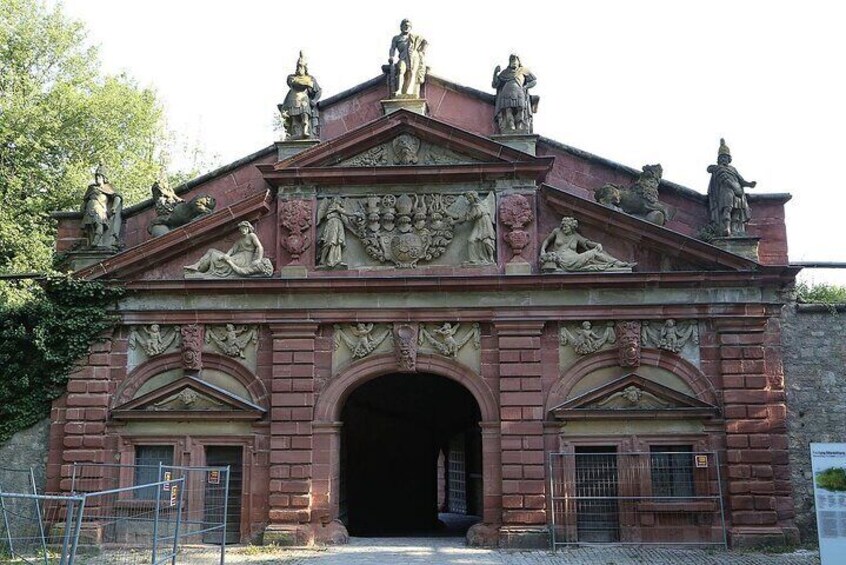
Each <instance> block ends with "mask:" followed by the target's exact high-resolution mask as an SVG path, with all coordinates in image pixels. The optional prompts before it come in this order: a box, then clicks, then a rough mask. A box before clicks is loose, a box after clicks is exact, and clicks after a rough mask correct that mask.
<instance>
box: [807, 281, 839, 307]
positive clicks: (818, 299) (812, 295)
mask: <svg viewBox="0 0 846 565" xmlns="http://www.w3.org/2000/svg"><path fill="white" fill-rule="evenodd" d="M796 299H797V300H798V301H799V302H803V303H806V304H826V305H829V306H834V305H838V304H846V286H841V285H836V284H825V283H806V282H800V283H798V284H797V285H796Z"/></svg>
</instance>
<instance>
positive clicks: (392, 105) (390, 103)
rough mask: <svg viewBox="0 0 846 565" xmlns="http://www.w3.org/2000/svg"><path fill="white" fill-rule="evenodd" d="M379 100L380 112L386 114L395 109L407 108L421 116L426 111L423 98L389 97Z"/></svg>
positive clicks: (391, 112)
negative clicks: (380, 104)
mask: <svg viewBox="0 0 846 565" xmlns="http://www.w3.org/2000/svg"><path fill="white" fill-rule="evenodd" d="M381 102H382V112H384V114H385V115H386V116H387V115H389V114H393V113H394V112H396V111H397V110H408V111H410V112H414V113H415V114H420V115H422V116H425V115H426V113H427V111H428V107H427V106H426V99H425V98H389V99H387V100H382V101H381Z"/></svg>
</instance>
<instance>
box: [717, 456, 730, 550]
mask: <svg viewBox="0 0 846 565" xmlns="http://www.w3.org/2000/svg"><path fill="white" fill-rule="evenodd" d="M714 462H715V464H716V467H717V489H718V490H719V492H720V496H719V499H720V525H721V526H722V527H723V547H724V548H725V549H728V532H727V531H726V510H725V508H723V480H722V478H721V477H720V475H721V473H720V454H719V453H718V452H717V451H715V452H714Z"/></svg>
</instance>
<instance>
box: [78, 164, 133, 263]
mask: <svg viewBox="0 0 846 565" xmlns="http://www.w3.org/2000/svg"><path fill="white" fill-rule="evenodd" d="M122 212H123V198H122V197H121V195H120V194H118V193H117V192H115V190H114V188H112V185H111V184H109V179H108V177H107V176H106V170H105V168H104V167H103V164H102V163H100V164H99V165H98V166H97V169H96V171H94V182H93V183H91V184H89V185H88V189H87V190H86V191H85V197H84V199H83V204H82V231H83V233H84V234H85V240H86V247H88V248H89V249H97V248H101V249H103V248H105V249H113V248H115V247H117V246H118V243H119V240H118V238H119V237H120V228H121V223H122Z"/></svg>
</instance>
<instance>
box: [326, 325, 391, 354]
mask: <svg viewBox="0 0 846 565" xmlns="http://www.w3.org/2000/svg"><path fill="white" fill-rule="evenodd" d="M373 328H374V325H373V324H372V323H367V324H365V323H358V324H350V325H349V327H348V328H347V329H346V330H344V328H342V327H341V326H340V325H337V324H336V325H335V350H337V349H338V347H339V346H340V345H341V344H342V343H343V344H344V345H346V346H347V349H349V350H350V352H351V353H352V356H353V359H363V358H364V357H367V356H368V355H370V354H371V353H373V352H374V351H376V349H377V348H378V347H379V346H380V345H382V343H383V342H384V341H385V340H386V339H388V338H389V337H390V336H391V331H390V330H389V329H386V330H385V331H383V332H382V333H377V332H376V331H375V330H374V329H373Z"/></svg>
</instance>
